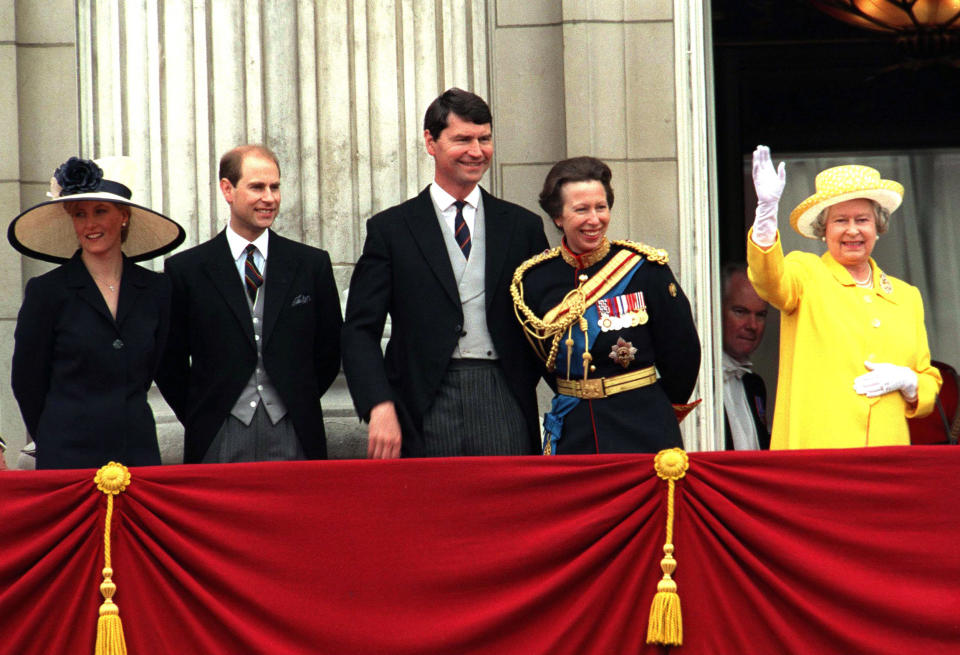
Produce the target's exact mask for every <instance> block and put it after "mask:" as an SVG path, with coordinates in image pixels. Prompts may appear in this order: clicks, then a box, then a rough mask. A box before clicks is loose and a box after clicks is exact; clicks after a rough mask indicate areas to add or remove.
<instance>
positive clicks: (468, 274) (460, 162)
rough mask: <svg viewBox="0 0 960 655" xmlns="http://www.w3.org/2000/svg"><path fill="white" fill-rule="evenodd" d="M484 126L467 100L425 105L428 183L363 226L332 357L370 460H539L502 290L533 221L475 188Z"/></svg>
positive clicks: (487, 128)
mask: <svg viewBox="0 0 960 655" xmlns="http://www.w3.org/2000/svg"><path fill="white" fill-rule="evenodd" d="M491 124H492V118H491V114H490V108H489V107H488V106H487V103H486V102H484V101H483V99H481V98H480V97H478V96H476V95H474V94H472V93H469V92H467V91H463V90H460V89H449V90H448V91H446V92H445V93H443V94H442V95H441V96H440V97H438V98H437V99H436V100H434V101H433V103H432V104H431V105H430V107H429V108H428V109H427V112H426V116H425V118H424V142H425V145H426V149H427V152H428V153H429V154H430V155H431V156H432V157H433V158H434V162H435V164H434V182H433V183H432V184H431V185H430V186H428V187H427V188H426V189H424V191H423V192H422V193H420V195H418V196H417V197H415V198H412V199H410V200H407V201H406V202H404V203H402V204H400V205H397V206H395V207H391V208H390V209H387V210H386V211H383V212H381V213H379V214H377V215H376V216H374V217H373V218H371V219H370V220H369V221H368V222H367V238H366V243H365V244H364V247H363V253H362V255H361V257H360V260H359V261H358V262H357V266H356V269H355V270H354V273H353V278H352V280H351V282H350V294H349V298H348V300H347V313H346V319H345V321H344V328H343V340H342V347H343V367H344V373H345V374H346V377H347V384H348V385H349V388H350V393H351V395H352V396H353V401H354V404H355V406H356V409H357V413H358V414H359V415H360V417H361V418H362V419H363V420H365V421H367V422H368V423H369V444H368V451H367V452H368V456H370V457H376V458H381V457H383V458H387V457H398V456H400V455H401V454H402V455H403V456H405V457H423V456H454V455H492V454H532V453H535V452H538V451H539V448H540V431H539V421H538V417H537V399H536V384H537V381H538V379H539V365H538V363H537V361H536V359H535V358H534V356H533V351H532V349H531V348H530V347H529V345H528V344H527V343H526V341H525V339H524V336H523V332H522V330H521V329H520V326H519V324H518V322H517V319H516V317H515V316H514V313H513V304H512V301H511V298H510V293H509V290H508V288H509V283H510V280H511V278H512V276H513V272H514V270H515V269H516V267H517V266H518V265H519V264H520V263H521V262H523V261H524V260H525V259H527V258H528V257H530V256H531V255H533V254H535V253H538V252H541V251H543V250H544V249H545V248H546V247H547V240H546V237H545V236H544V233H543V222H542V221H541V219H540V218H539V217H538V216H536V215H535V214H533V213H531V212H529V211H527V210H525V209H523V208H521V207H519V206H517V205H514V204H512V203H509V202H505V201H503V200H499V199H497V198H495V197H493V196H491V195H490V194H489V193H487V192H486V191H485V190H483V189H481V188H480V187H479V186H478V183H479V181H480V179H481V177H482V176H483V174H484V173H485V172H486V170H487V168H488V167H489V166H490V159H491V157H492V156H493V136H492V131H491ZM387 314H389V315H390V318H391V331H390V341H389V343H388V344H387V350H386V354H384V353H383V352H382V351H381V348H380V340H381V338H382V334H383V327H384V322H385V320H386V317H387Z"/></svg>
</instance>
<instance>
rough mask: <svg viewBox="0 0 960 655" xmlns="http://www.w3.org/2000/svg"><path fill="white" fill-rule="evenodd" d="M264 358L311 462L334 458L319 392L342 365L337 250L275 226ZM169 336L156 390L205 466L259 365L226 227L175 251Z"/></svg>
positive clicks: (190, 457)
mask: <svg viewBox="0 0 960 655" xmlns="http://www.w3.org/2000/svg"><path fill="white" fill-rule="evenodd" d="M269 239H270V241H269V247H268V248H269V249H268V260H267V267H266V275H265V282H264V289H265V290H266V296H265V305H264V312H263V313H264V316H263V347H262V349H263V363H264V366H265V367H266V372H267V375H268V376H269V377H270V381H271V382H272V383H273V385H274V386H275V387H276V389H277V391H278V392H279V394H280V397H281V398H282V399H283V402H284V404H285V405H286V407H287V415H288V416H289V418H290V420H291V421H292V422H293V427H294V430H295V431H296V434H297V437H298V438H299V440H300V443H301V445H302V446H303V451H304V453H305V455H306V456H307V458H308V459H322V458H325V457H326V455H327V446H326V435H325V431H324V427H323V414H322V412H321V410H320V396H321V395H323V393H324V392H325V391H326V390H327V389H328V388H329V387H330V385H331V384H332V383H333V381H334V379H335V378H336V377H337V373H339V371H340V340H339V335H340V326H341V323H342V319H341V314H340V299H339V295H338V293H337V286H336V283H335V281H334V278H333V268H332V266H331V263H330V256H329V255H328V254H327V253H326V251H324V250H320V249H319V248H314V247H311V246H307V245H304V244H302V243H298V242H296V241H291V240H290V239H286V238H284V237H282V236H280V235H279V234H277V233H276V232H273V231H272V230H271V232H270V237H269ZM166 271H167V274H168V275H169V276H170V279H171V281H172V283H173V303H172V310H171V319H170V338H169V340H168V346H167V349H166V352H165V354H164V357H163V362H162V364H161V366H160V370H159V372H158V374H157V386H158V387H160V391H161V393H163V396H164V398H166V400H167V402H168V403H169V404H170V406H171V407H172V408H173V411H174V412H175V413H176V415H177V418H179V419H180V422H181V423H183V425H184V428H185V434H184V461H185V462H199V461H201V459H202V458H203V455H204V454H205V453H206V452H207V449H208V448H209V446H210V444H211V442H212V441H213V438H214V437H215V436H216V434H217V431H218V430H219V429H220V427H221V426H222V425H223V422H224V421H225V420H226V418H227V416H229V414H230V410H231V409H232V408H233V405H234V403H235V402H236V400H237V398H239V396H240V393H241V392H242V391H243V388H244V386H245V385H246V384H247V382H248V381H249V380H250V376H251V375H252V374H253V372H254V368H255V367H256V363H257V351H256V345H255V342H254V334H253V322H252V320H251V317H250V308H249V305H248V304H247V299H246V295H245V293H246V291H245V289H244V285H243V282H242V280H241V279H240V274H239V273H238V271H237V266H236V263H235V261H234V259H233V257H232V256H231V254H230V247H229V245H228V244H227V236H226V233H225V232H220V234H218V235H217V236H215V237H214V238H213V239H211V240H209V241H207V242H206V243H202V244H200V245H198V246H195V247H193V248H190V249H189V250H186V251H184V252H182V253H179V254H177V255H174V256H173V257H170V258H169V259H168V260H167V262H166Z"/></svg>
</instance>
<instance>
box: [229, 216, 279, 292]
mask: <svg viewBox="0 0 960 655" xmlns="http://www.w3.org/2000/svg"><path fill="white" fill-rule="evenodd" d="M269 236H270V230H264V231H263V233H262V234H261V235H260V236H258V237H257V238H256V239H254V240H253V241H247V240H246V239H245V238H243V237H242V236H240V235H239V234H237V233H236V232H234V231H233V228H232V227H230V226H229V225H227V245H229V246H230V254H231V255H232V256H233V261H234V262H235V263H236V265H237V275H239V276H240V281H241V282H242V283H243V285H244V289H246V285H247V281H246V279H247V278H246V271H245V270H244V269H245V267H246V265H247V252H246V248H247V244H250V243H252V244H253V245H254V246H255V247H256V250H254V251H253V263H254V264H256V265H257V270H258V271H260V275H263V276H266V274H267V242H268V241H269ZM258 293H259V291H258Z"/></svg>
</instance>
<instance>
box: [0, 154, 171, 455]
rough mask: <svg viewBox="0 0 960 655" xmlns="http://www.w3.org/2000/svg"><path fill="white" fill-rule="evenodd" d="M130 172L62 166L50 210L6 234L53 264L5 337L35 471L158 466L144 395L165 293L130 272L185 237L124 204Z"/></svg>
mask: <svg viewBox="0 0 960 655" xmlns="http://www.w3.org/2000/svg"><path fill="white" fill-rule="evenodd" d="M132 172H133V167H132V161H131V160H130V159H129V158H127V157H111V158H106V159H102V160H97V161H89V160H83V159H78V158H76V157H72V158H71V159H70V160H68V161H67V162H66V163H65V164H63V165H62V166H60V167H59V168H58V169H57V171H56V173H55V174H54V178H53V179H52V180H51V192H50V193H49V194H48V195H50V196H51V198H52V200H50V201H48V202H44V203H41V204H40V205H37V206H36V207H33V208H31V209H29V210H27V211H26V212H24V213H22V214H21V215H20V216H18V217H17V218H16V219H14V221H13V222H12V223H11V224H10V228H9V230H8V232H7V237H8V239H9V240H10V243H11V244H12V245H13V247H14V248H16V249H17V250H18V251H20V252H21V253H23V254H25V255H27V256H30V257H33V258H35V259H41V260H44V261H50V262H61V263H62V265H61V266H59V267H58V268H56V269H54V270H52V271H50V272H49V273H46V274H45V275H41V276H39V277H35V278H33V279H31V280H30V281H29V282H28V283H27V287H26V291H25V294H24V299H23V304H22V306H21V307H20V313H19V315H18V316H17V326H16V330H15V332H14V339H15V345H14V352H13V369H12V385H13V393H14V396H16V399H17V403H18V404H19V405H20V412H21V414H22V415H23V420H24V423H25V424H26V427H27V431H28V432H29V433H30V435H31V436H32V437H33V439H34V441H35V442H36V444H37V468H47V469H53V468H95V467H99V466H102V465H103V464H106V463H107V462H109V461H118V462H121V463H123V464H126V465H129V466H145V465H152V464H160V449H159V447H158V445H157V433H156V426H155V424H154V419H153V412H152V410H151V409H150V406H149V404H148V403H147V391H148V390H149V389H150V385H151V383H152V380H153V375H154V371H155V370H156V367H157V363H158V361H159V357H160V354H161V352H162V350H163V346H164V342H165V339H166V334H167V327H168V323H169V316H170V282H169V280H168V279H167V278H166V277H165V276H163V275H162V274H159V273H154V272H153V271H150V270H147V269H145V268H142V267H140V266H137V265H136V264H134V262H135V261H140V260H146V259H151V258H153V257H156V256H159V255H162V254H163V253H165V252H169V251H170V250H172V249H174V248H176V247H177V246H178V245H180V243H182V242H183V239H184V236H185V235H184V232H183V229H182V228H181V227H180V226H179V225H177V223H175V222H174V221H171V220H170V219H168V218H166V217H165V216H162V215H161V214H158V213H156V212H153V211H151V210H149V209H147V208H145V207H141V206H139V205H136V204H134V203H132V202H130V197H131V195H132V194H131V191H130V183H131V180H132V175H131V174H132ZM78 244H79V247H78Z"/></svg>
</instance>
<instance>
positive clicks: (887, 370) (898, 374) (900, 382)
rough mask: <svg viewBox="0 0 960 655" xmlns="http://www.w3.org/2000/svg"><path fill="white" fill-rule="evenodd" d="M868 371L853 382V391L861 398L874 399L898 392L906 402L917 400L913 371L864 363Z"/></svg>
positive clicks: (915, 379) (894, 366) (915, 377)
mask: <svg viewBox="0 0 960 655" xmlns="http://www.w3.org/2000/svg"><path fill="white" fill-rule="evenodd" d="M863 365H864V366H866V367H867V368H868V369H870V372H869V373H864V374H863V375H861V376H859V377H858V378H857V379H855V380H854V381H853V390H854V391H856V392H857V393H858V394H860V395H861V396H866V397H867V398H875V397H877V396H882V395H883V394H885V393H890V392H891V391H899V392H900V394H901V395H902V396H903V397H904V399H905V400H906V401H907V402H911V403H912V402H916V400H917V374H916V373H914V372H913V369H911V368H908V367H906V366H897V365H896V364H875V363H874V362H864V363H863Z"/></svg>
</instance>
